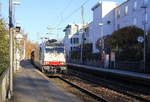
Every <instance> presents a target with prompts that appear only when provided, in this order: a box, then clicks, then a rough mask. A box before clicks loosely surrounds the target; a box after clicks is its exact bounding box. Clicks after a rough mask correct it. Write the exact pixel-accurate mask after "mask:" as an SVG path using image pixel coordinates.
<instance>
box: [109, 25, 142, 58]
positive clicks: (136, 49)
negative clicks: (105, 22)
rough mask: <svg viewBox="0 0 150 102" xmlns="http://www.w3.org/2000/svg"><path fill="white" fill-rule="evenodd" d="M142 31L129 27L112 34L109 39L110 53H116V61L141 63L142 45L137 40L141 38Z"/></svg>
mask: <svg viewBox="0 0 150 102" xmlns="http://www.w3.org/2000/svg"><path fill="white" fill-rule="evenodd" d="M143 34H144V32H143V30H142V29H140V28H137V27H135V26H129V27H124V28H121V29H119V30H118V31H115V32H113V34H112V35H111V36H110V38H109V44H110V47H111V49H112V51H115V52H116V53H117V60H120V61H141V60H142V59H143V43H139V42H138V41H137V38H138V37H139V36H143Z"/></svg>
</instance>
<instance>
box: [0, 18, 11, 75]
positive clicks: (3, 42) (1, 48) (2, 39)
mask: <svg viewBox="0 0 150 102" xmlns="http://www.w3.org/2000/svg"><path fill="white" fill-rule="evenodd" d="M8 66H9V38H8V30H7V29H6V26H5V23H4V21H3V20H0V73H1V72H2V71H3V70H4V69H5V68H8Z"/></svg>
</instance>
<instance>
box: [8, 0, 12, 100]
mask: <svg viewBox="0 0 150 102" xmlns="http://www.w3.org/2000/svg"><path fill="white" fill-rule="evenodd" d="M12 3H13V0H9V37H10V42H9V56H10V69H9V77H10V78H9V84H10V86H9V95H8V98H11V96H12V94H13V32H12V28H13V22H12V16H13V14H12V8H13V4H12Z"/></svg>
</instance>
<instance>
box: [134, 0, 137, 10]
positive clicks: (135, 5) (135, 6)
mask: <svg viewBox="0 0 150 102" xmlns="http://www.w3.org/2000/svg"><path fill="white" fill-rule="evenodd" d="M136 8H137V1H134V7H133V10H136Z"/></svg>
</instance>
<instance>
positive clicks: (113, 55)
mask: <svg viewBox="0 0 150 102" xmlns="http://www.w3.org/2000/svg"><path fill="white" fill-rule="evenodd" d="M110 55H111V57H110V60H111V61H114V62H115V52H111V54H110Z"/></svg>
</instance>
